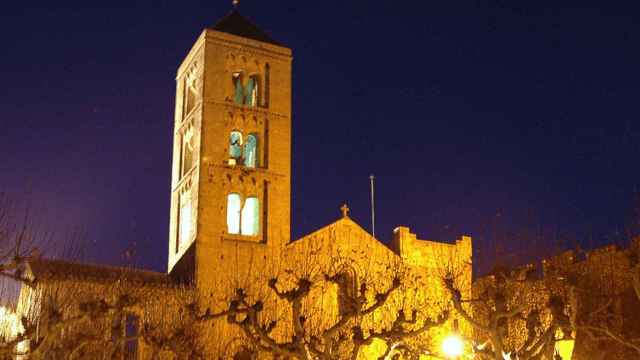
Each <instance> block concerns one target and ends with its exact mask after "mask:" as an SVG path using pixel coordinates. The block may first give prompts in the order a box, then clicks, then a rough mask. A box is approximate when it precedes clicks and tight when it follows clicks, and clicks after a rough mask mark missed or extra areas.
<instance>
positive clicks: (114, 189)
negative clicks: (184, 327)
mask: <svg viewBox="0 0 640 360" xmlns="http://www.w3.org/2000/svg"><path fill="white" fill-rule="evenodd" d="M511 3H514V2H510V1H491V2H485V1H474V2H471V1H469V2H464V1H448V2H445V1H397V0H395V1H315V2H311V1H274V0H269V1H264V0H262V1H256V0H253V1H249V0H243V1H242V2H241V4H240V7H239V10H240V12H241V13H242V14H243V15H245V16H246V17H248V18H250V19H252V20H253V21H254V22H255V23H256V24H258V25H259V26H260V27H261V28H262V29H264V30H266V31H267V32H268V33H269V34H271V35H272V37H273V38H274V39H276V40H278V41H280V42H282V43H284V44H286V45H288V46H289V47H291V48H292V49H293V52H294V67H293V87H294V89H293V169H292V174H293V179H292V181H293V194H292V221H293V224H292V225H293V227H292V229H293V234H292V236H293V237H294V238H298V237H300V236H302V235H304V234H307V233H309V232H311V231H313V230H315V229H318V228H320V227H322V226H324V225H326V224H328V223H330V222H332V221H334V220H336V219H337V218H338V217H339V216H340V211H339V207H340V205H341V204H342V203H343V202H347V203H348V204H349V206H350V207H351V209H352V212H351V215H352V217H353V218H354V219H355V220H356V221H357V222H359V223H360V224H362V225H363V227H365V228H366V229H369V228H370V218H369V211H370V205H369V174H372V173H373V174H375V176H376V178H377V182H376V207H377V214H376V215H377V224H376V232H377V234H378V237H379V238H380V239H381V240H383V241H389V240H390V238H391V233H392V230H393V228H394V227H395V226H397V225H406V226H410V227H411V229H412V231H414V232H416V233H417V234H418V236H419V237H420V238H426V239H442V240H446V241H451V240H453V239H454V238H455V237H456V236H458V235H460V234H469V235H471V236H473V237H474V246H475V250H476V260H475V261H476V269H480V270H481V271H482V269H483V268H486V267H487V266H488V265H487V264H488V263H489V262H491V261H492V259H495V258H496V257H498V258H499V257H501V255H500V254H501V252H500V251H503V252H512V253H517V252H520V253H523V254H524V257H529V258H532V257H534V256H536V254H538V250H539V249H540V248H545V249H550V248H554V249H559V248H563V247H568V246H576V245H578V244H579V245H580V246H582V247H591V246H597V245H601V244H605V243H607V242H609V241H613V240H612V239H615V238H616V236H617V235H616V233H619V232H621V229H622V228H623V227H624V224H625V222H624V220H625V216H626V214H627V211H628V209H629V207H630V205H631V199H632V195H633V193H634V190H635V189H636V185H637V184H638V182H639V180H640V167H639V166H638V165H637V164H638V157H639V155H640V148H639V145H638V143H639V141H640V123H638V119H639V115H640V109H639V107H638V102H639V101H638V99H639V98H640V96H639V95H640V91H639V88H638V84H640V71H639V64H640V47H639V46H638V44H640V15H639V14H640V6H639V5H638V2H637V1H636V2H635V5H631V4H632V3H631V2H630V3H629V5H625V4H624V3H619V2H603V1H597V2H595V1H594V2H590V1H581V2H575V3H574V5H576V7H559V6H560V5H559V4H558V3H559V2H558V1H549V2H546V1H536V2H533V1H531V2H526V3H527V4H526V5H519V6H517V7H512V5H511ZM518 3H524V2H518ZM562 3H564V4H570V2H562ZM132 4H133V2H125V3H121V4H119V3H117V2H104V3H103V4H102V5H98V6H90V5H89V3H88V2H86V1H83V2H77V3H71V2H50V1H49V2H46V3H45V2H43V3H37V2H14V3H12V5H11V6H12V7H7V6H8V5H6V4H5V5H3V9H2V11H1V12H2V13H1V14H0V40H1V44H2V50H1V56H0V69H2V70H1V74H2V84H3V86H2V87H0V99H1V100H0V125H1V126H0V192H6V193H8V194H9V195H10V196H12V197H13V198H14V199H17V200H18V201H19V202H20V203H22V204H29V207H31V208H33V209H35V210H37V211H36V213H37V216H38V221H39V222H42V223H43V224H45V225H46V226H47V227H48V228H49V229H53V230H55V233H56V236H57V237H58V241H60V242H62V240H63V239H64V238H65V237H67V236H68V234H69V233H70V232H73V231H75V230H77V229H80V230H82V231H84V232H85V233H86V239H87V240H88V241H89V244H90V247H89V250H88V251H87V254H86V255H85V259H86V260H88V261H97V262H105V263H122V262H123V261H125V260H123V258H122V253H123V252H124V251H125V249H127V248H132V249H134V250H135V251H136V252H137V256H136V259H137V260H136V262H137V265H140V266H145V267H148V268H151V269H155V270H158V271H165V270H166V253H167V236H168V220H169V199H170V197H169V194H170V193H169V192H170V180H171V179H170V176H171V174H170V167H171V163H170V157H171V151H172V148H171V147H172V138H171V136H172V129H173V124H172V121H173V110H174V91H175V82H174V79H175V73H176V70H177V67H178V65H179V64H180V62H181V61H182V58H183V57H184V55H186V53H187V51H188V50H189V49H190V47H191V45H192V44H193V42H194V41H195V39H196V38H197V37H198V35H199V34H200V32H201V31H202V29H203V28H204V27H206V26H211V25H213V24H214V23H215V22H216V21H217V20H218V19H220V18H221V17H223V16H224V15H225V14H226V13H228V12H229V11H230V10H231V1H230V0H229V1H213V0H209V1H171V2H168V1H154V2H145V3H143V2H136V3H135V5H132ZM499 250H500V251H499ZM496 252H497V253H498V255H496ZM126 261H129V260H126ZM126 261H125V262H126Z"/></svg>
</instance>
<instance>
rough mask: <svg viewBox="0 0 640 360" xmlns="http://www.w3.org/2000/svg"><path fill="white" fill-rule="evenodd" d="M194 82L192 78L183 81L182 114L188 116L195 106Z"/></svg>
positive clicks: (195, 91) (195, 92)
mask: <svg viewBox="0 0 640 360" xmlns="http://www.w3.org/2000/svg"><path fill="white" fill-rule="evenodd" d="M197 91H198V90H197V89H196V81H195V78H193V77H186V78H185V81H184V114H183V116H187V115H189V113H190V112H191V110H193V108H194V107H195V105H196V97H197Z"/></svg>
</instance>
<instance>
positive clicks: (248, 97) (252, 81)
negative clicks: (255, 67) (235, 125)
mask: <svg viewBox="0 0 640 360" xmlns="http://www.w3.org/2000/svg"><path fill="white" fill-rule="evenodd" d="M244 103H245V105H249V106H257V105H258V75H251V76H250V77H249V81H247V86H246V88H245V99H244Z"/></svg>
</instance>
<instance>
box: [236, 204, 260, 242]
mask: <svg viewBox="0 0 640 360" xmlns="http://www.w3.org/2000/svg"><path fill="white" fill-rule="evenodd" d="M240 224H241V226H242V235H247V236H256V235H258V230H259V228H260V204H259V202H258V198H257V197H248V198H247V199H246V200H245V202H244V207H243V208H242V220H241V221H240Z"/></svg>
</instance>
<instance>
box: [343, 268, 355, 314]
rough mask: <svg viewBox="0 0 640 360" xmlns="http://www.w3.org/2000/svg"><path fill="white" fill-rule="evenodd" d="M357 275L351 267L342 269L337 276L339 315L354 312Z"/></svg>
mask: <svg viewBox="0 0 640 360" xmlns="http://www.w3.org/2000/svg"><path fill="white" fill-rule="evenodd" d="M356 279H357V275H356V272H355V270H354V269H353V268H352V267H351V266H347V267H345V268H344V269H342V271H341V273H340V274H339V276H338V310H339V311H340V314H343V315H347V314H352V313H353V312H354V311H356V309H355V306H356V299H357V297H358V284H357V280H356Z"/></svg>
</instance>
